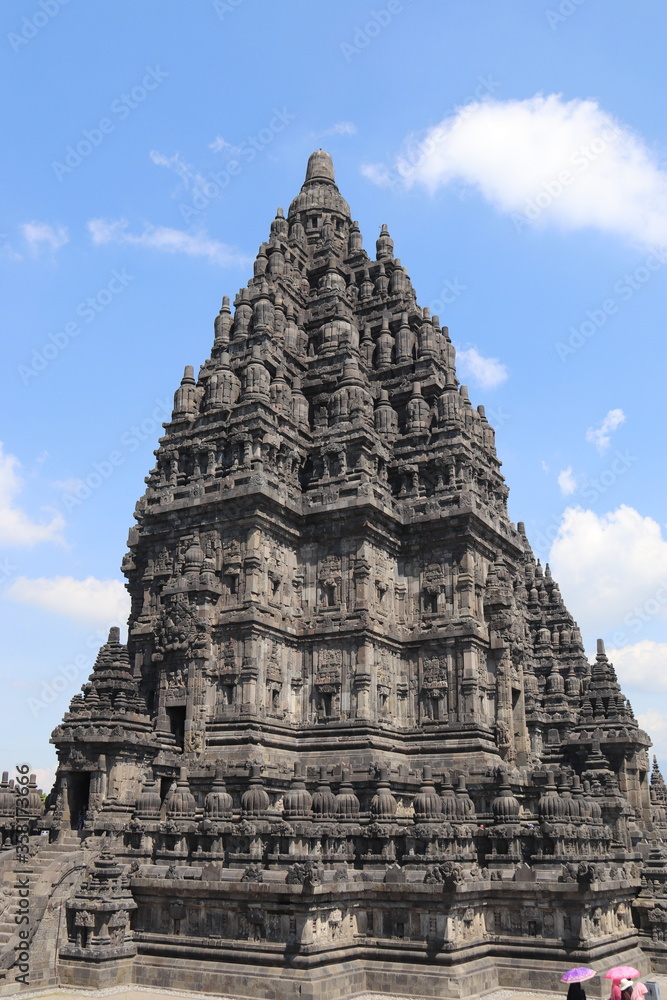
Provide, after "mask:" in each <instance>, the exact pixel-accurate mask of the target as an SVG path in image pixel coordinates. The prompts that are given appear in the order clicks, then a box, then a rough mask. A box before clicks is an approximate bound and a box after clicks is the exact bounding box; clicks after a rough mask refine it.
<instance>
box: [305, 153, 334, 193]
mask: <svg viewBox="0 0 667 1000" xmlns="http://www.w3.org/2000/svg"><path fill="white" fill-rule="evenodd" d="M309 181H330V182H331V183H332V184H335V182H336V179H335V177H334V168H333V160H332V159H331V156H330V155H329V153H326V152H325V151H324V150H323V149H317V150H315V152H314V153H311V154H310V156H309V157H308V166H307V167H306V180H305V183H306V184H308V183H309Z"/></svg>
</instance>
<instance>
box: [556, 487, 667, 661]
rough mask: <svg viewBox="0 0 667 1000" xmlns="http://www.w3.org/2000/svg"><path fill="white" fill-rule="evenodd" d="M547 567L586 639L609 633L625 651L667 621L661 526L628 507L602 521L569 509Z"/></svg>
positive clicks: (665, 544)
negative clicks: (654, 625)
mask: <svg viewBox="0 0 667 1000" xmlns="http://www.w3.org/2000/svg"><path fill="white" fill-rule="evenodd" d="M549 562H550V564H551V568H552V570H553V572H554V576H555V577H556V579H557V580H558V581H559V583H560V585H561V589H562V591H563V596H564V598H565V601H566V603H567V604H568V606H569V607H570V608H571V610H572V613H573V614H574V616H575V617H576V618H577V619H578V620H579V622H580V625H581V627H582V629H583V630H584V632H587V633H588V637H587V638H596V637H598V636H604V635H605V634H608V633H611V636H612V638H611V641H612V642H613V643H614V644H615V645H619V644H620V645H625V644H626V643H627V641H628V638H630V637H631V636H633V635H636V634H637V633H639V632H640V631H641V629H642V628H643V627H645V625H646V624H647V623H650V622H653V621H656V620H662V619H664V618H666V617H667V541H666V540H665V539H664V538H663V537H662V533H661V528H660V525H659V524H658V523H657V522H656V521H654V520H653V519H652V518H650V517H643V516H642V515H641V514H640V513H639V512H638V511H636V510H635V509H634V508H633V507H628V506H625V505H622V506H621V507H619V508H618V509H617V510H614V511H611V512H609V513H607V514H602V515H598V514H596V513H595V512H594V511H592V510H585V509H583V508H582V507H568V508H567V509H566V510H565V511H564V512H563V517H562V521H561V524H560V527H559V531H558V535H557V536H556V538H555V540H554V542H553V545H552V546H551V552H550V555H549Z"/></svg>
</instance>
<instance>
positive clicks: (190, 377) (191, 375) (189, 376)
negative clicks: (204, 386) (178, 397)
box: [181, 365, 195, 385]
mask: <svg viewBox="0 0 667 1000" xmlns="http://www.w3.org/2000/svg"><path fill="white" fill-rule="evenodd" d="M194 384H195V370H194V368H193V366H192V365H186V366H185V369H184V371H183V378H182V379H181V385H194Z"/></svg>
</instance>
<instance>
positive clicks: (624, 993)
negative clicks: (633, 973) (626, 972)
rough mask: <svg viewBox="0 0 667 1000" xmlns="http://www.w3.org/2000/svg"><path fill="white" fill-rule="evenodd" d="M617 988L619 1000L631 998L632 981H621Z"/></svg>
mask: <svg viewBox="0 0 667 1000" xmlns="http://www.w3.org/2000/svg"><path fill="white" fill-rule="evenodd" d="M618 987H619V989H620V991H621V1000H630V998H631V996H632V980H631V979H621V981H620V983H619V984H618Z"/></svg>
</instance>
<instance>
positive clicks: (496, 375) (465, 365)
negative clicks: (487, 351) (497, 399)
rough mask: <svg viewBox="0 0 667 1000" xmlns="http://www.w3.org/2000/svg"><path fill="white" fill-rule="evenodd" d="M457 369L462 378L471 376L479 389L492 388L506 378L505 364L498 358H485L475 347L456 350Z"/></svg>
mask: <svg viewBox="0 0 667 1000" xmlns="http://www.w3.org/2000/svg"><path fill="white" fill-rule="evenodd" d="M456 360H457V369H458V372H459V375H461V377H462V378H471V379H472V380H473V381H474V382H475V383H476V384H477V385H478V386H479V387H480V388H481V389H494V388H495V387H496V386H497V385H500V383H501V382H504V381H505V379H506V378H507V375H508V372H507V368H506V366H505V365H504V364H503V363H502V362H501V361H499V360H498V358H485V357H484V355H483V354H480V353H479V351H478V350H477V348H476V347H469V348H467V349H465V350H460V349H457V351H456Z"/></svg>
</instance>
